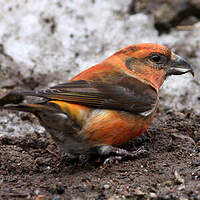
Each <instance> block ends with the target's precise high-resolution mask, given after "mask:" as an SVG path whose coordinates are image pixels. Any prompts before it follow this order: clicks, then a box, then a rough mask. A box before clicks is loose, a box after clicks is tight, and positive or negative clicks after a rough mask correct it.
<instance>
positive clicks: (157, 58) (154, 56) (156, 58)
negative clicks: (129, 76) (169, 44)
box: [150, 54, 162, 63]
mask: <svg viewBox="0 0 200 200" xmlns="http://www.w3.org/2000/svg"><path fill="white" fill-rule="evenodd" d="M150 59H151V61H153V62H155V63H160V62H161V59H162V57H161V55H159V54H152V55H151V58H150Z"/></svg>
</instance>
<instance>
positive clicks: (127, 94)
mask: <svg viewBox="0 0 200 200" xmlns="http://www.w3.org/2000/svg"><path fill="white" fill-rule="evenodd" d="M187 72H191V73H192V74H193V70H192V68H191V66H190V65H189V64H188V62H186V61H185V60H184V59H183V58H181V57H180V56H177V55H176V54H174V53H173V52H171V51H170V49H169V48H167V47H165V46H161V45H158V44H152V43H147V44H136V45H131V46H128V47H125V48H123V49H121V50H119V51H117V52H116V53H115V54H113V55H112V56H110V57H109V58H107V59H106V60H104V61H103V62H101V63H100V64H97V65H95V66H93V67H91V68H89V69H87V70H85V71H83V72H81V73H80V74H78V75H77V76H75V77H74V78H72V79H71V80H70V81H69V82H68V83H64V84H61V85H57V86H55V87H52V88H50V89H48V90H42V91H36V92H23V93H22V94H24V95H32V96H39V97H43V98H45V99H47V101H44V102H43V103H38V104H28V105H16V106H6V107H4V108H6V109H13V110H22V111H27V112H32V113H34V114H35V115H36V116H37V117H38V118H39V120H40V122H41V124H42V125H43V126H44V127H45V128H46V129H47V130H48V131H49V132H50V134H51V135H52V137H53V139H54V140H55V141H56V142H57V144H59V146H60V147H61V148H63V149H64V151H66V152H70V153H75V154H76V153H83V152H91V151H94V147H96V148H97V149H100V148H101V149H104V150H105V149H106V148H105V147H109V148H110V150H111V149H112V150H113V148H111V147H112V146H118V145H120V144H123V143H125V142H127V141H129V140H131V139H133V138H135V137H138V136H140V135H141V133H142V132H144V131H145V130H146V128H147V127H148V126H149V124H150V123H151V122H152V120H153V117H154V115H155V113H156V110H157V107H158V104H159V98H158V91H159V88H160V86H161V85H162V84H163V82H164V80H165V78H166V77H167V76H169V75H180V74H184V73H187ZM102 147H104V148H102ZM98 151H99V150H98ZM99 152H101V153H104V152H103V150H102V151H101V150H100V151H99ZM109 152H110V151H109ZM109 152H107V153H109ZM115 153H116V154H120V155H129V156H130V155H132V154H130V153H128V152H126V153H125V151H124V150H123V151H119V149H117V150H116V149H115Z"/></svg>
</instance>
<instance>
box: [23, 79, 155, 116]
mask: <svg viewBox="0 0 200 200" xmlns="http://www.w3.org/2000/svg"><path fill="white" fill-rule="evenodd" d="M24 94H25V95H31V96H38V97H44V98H47V99H50V100H60V101H67V102H72V103H77V104H82V105H86V106H91V107H96V108H105V109H117V110H124V111H129V112H134V113H142V112H146V111H149V110H151V109H152V108H153V107H154V106H155V103H156V101H157V98H158V97H157V93H156V91H155V89H154V88H152V87H151V86H150V85H147V84H145V83H142V82H141V81H139V80H137V79H135V78H132V77H126V78H122V79H121V80H119V81H118V82H117V83H115V84H108V83H104V82H98V81H86V80H78V81H72V82H68V83H64V84H60V85H57V86H54V87H51V88H49V89H47V90H41V91H36V92H24Z"/></svg>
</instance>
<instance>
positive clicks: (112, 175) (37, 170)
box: [0, 106, 200, 200]
mask: <svg viewBox="0 0 200 200" xmlns="http://www.w3.org/2000/svg"><path fill="white" fill-rule="evenodd" d="M6 113H7V112H6V111H4V114H6ZM17 115H19V114H17ZM20 116H21V118H22V119H23V121H24V123H29V122H30V121H31V123H32V122H33V123H37V121H36V119H35V118H34V117H33V116H32V115H29V114H23V115H20ZM199 120H200V116H196V115H194V114H193V112H192V111H183V112H176V111H175V110H170V109H167V108H163V107H162V106H161V107H160V109H159V112H158V114H157V116H156V118H155V120H154V121H153V124H152V126H151V127H150V128H149V129H148V134H147V133H146V134H145V136H144V137H142V138H138V139H135V140H133V141H131V142H129V143H128V144H126V145H124V146H123V148H125V149H127V150H129V151H133V150H136V149H137V148H139V147H141V146H145V148H146V149H148V150H149V155H147V156H146V157H139V158H138V159H135V160H128V159H127V160H123V161H120V162H118V163H113V164H111V165H106V166H104V165H103V160H104V158H100V157H96V158H90V159H89V160H87V159H86V158H81V159H80V160H73V159H70V158H69V157H67V156H65V157H63V156H61V154H60V153H59V150H58V148H57V147H56V146H55V144H54V143H53V141H52V140H51V138H50V137H49V135H48V133H46V134H44V135H40V134H38V133H36V132H35V133H33V134H31V135H27V136H26V137H25V138H24V137H23V138H12V139H11V138H9V137H8V138H6V137H2V139H1V146H0V161H1V163H0V183H1V187H0V198H1V199H37V200H43V199H51V200H58V199H95V200H100V199H112V200H114V199H132V200H138V199H144V200H145V199H157V200H167V199H182V200H185V199H191V200H197V199H200V192H199V191H200V183H199V179H200V153H199V152H200V143H199V141H200V136H199V134H198V133H199V129H200V124H199Z"/></svg>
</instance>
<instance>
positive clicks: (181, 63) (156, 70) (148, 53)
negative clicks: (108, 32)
mask: <svg viewBox="0 0 200 200" xmlns="http://www.w3.org/2000/svg"><path fill="white" fill-rule="evenodd" d="M113 56H114V57H116V59H113ZM113 56H112V59H113V60H116V61H117V62H118V63H121V66H120V67H122V68H123V70H124V72H125V73H128V74H129V75H133V76H135V77H137V78H138V79H140V80H141V81H143V82H147V83H149V84H151V85H153V86H154V87H155V88H156V89H157V90H158V89H159V88H160V86H161V85H162V83H163V81H164V80H165V79H166V77H168V76H170V75H181V74H185V73H188V72H190V73H191V74H192V75H193V76H194V72H193V69H192V66H191V65H190V64H189V63H188V62H187V61H186V60H185V59H183V58H182V57H180V56H178V55H176V54H175V53H173V52H172V51H171V50H170V49H169V48H168V47H166V46H162V45H158V44H153V43H144V44H136V45H131V46H128V47H125V48H123V49H121V50H119V51H118V52H116V53H115V54H114V55H113ZM119 60H120V61H121V62H119Z"/></svg>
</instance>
